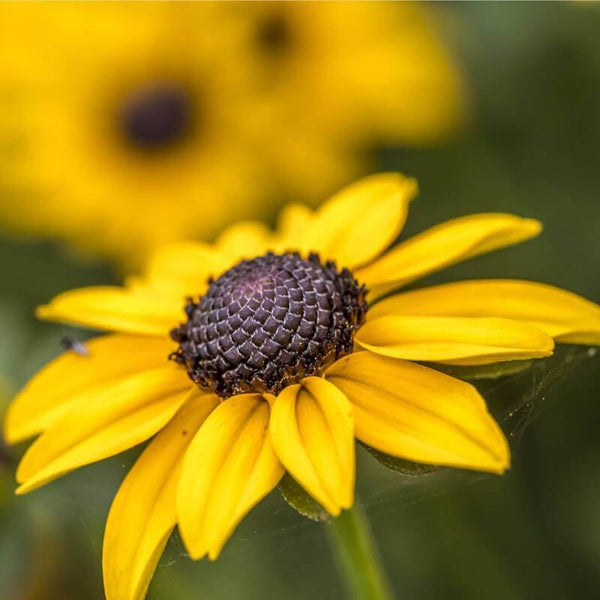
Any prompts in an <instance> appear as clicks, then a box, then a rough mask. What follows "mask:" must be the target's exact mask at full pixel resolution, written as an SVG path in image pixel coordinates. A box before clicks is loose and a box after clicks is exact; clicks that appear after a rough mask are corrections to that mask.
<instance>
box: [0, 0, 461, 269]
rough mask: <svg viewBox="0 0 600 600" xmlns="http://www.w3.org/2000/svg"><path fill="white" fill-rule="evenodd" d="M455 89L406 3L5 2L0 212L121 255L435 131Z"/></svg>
mask: <svg viewBox="0 0 600 600" xmlns="http://www.w3.org/2000/svg"><path fill="white" fill-rule="evenodd" d="M278 30H279V33H277V31H278ZM460 90H461V84H460V80H459V78H458V76H457V75H456V73H455V68H454V66H453V65H452V63H451V61H450V59H449V58H448V56H447V55H446V52H445V50H444V49H443V47H442V46H441V44H440V42H439V40H438V39H437V37H436V36H435V35H434V33H433V32H432V28H431V27H430V26H429V24H428V22H427V20H426V19H425V18H424V16H423V14H422V12H421V10H420V9H418V8H416V7H412V8H409V7H401V6H386V5H385V4H381V3H365V4H360V3H359V4H351V3H350V4H348V3H342V4H339V5H338V4H335V3H333V4H329V3H316V4H314V5H306V6H302V5H301V4H299V3H268V5H266V6H255V5H254V3H227V2H212V3H211V2H208V3H206V2H203V3H177V2H166V3H118V2H117V3H114V2H113V3H96V4H94V3H89V4H86V3H48V4H44V3H40V4H27V3H13V4H10V3H5V4H3V5H2V6H0V109H1V110H0V159H1V160H0V172H2V182H3V183H2V188H3V189H2V194H1V195H0V220H1V221H2V222H3V223H4V224H6V225H12V226H13V227H15V228H17V229H19V230H22V231H27V232H32V233H34V234H37V235H44V236H50V237H59V238H62V239H66V240H67V241H68V242H70V243H71V244H75V245H76V246H78V247H79V248H84V249H85V250H87V251H88V252H89V253H95V254H102V255H105V256H108V257H110V258H113V259H116V260H119V261H121V262H122V263H123V262H124V263H125V264H126V266H130V265H135V267H136V268H137V267H138V266H139V265H140V264H141V262H142V261H143V260H144V259H145V257H146V256H147V254H148V253H149V252H150V251H151V250H152V249H153V248H155V247H157V246H159V245H162V244H163V243H165V242H169V241H173V240H178V239H187V238H190V237H194V238H198V237H200V238H203V239H212V238H213V237H214V236H215V235H216V234H217V233H218V232H219V231H221V230H222V229H223V227H224V225H226V224H229V223H230V222H233V221H234V220H239V219H243V218H246V217H249V216H251V215H252V216H255V215H256V214H257V211H259V210H261V209H262V210H265V211H266V210H267V205H268V204H269V203H270V202H271V199H272V198H274V197H282V195H284V194H285V193H286V192H289V193H290V194H292V195H293V197H294V198H295V199H297V198H300V197H303V198H305V199H306V200H309V201H317V200H319V199H320V198H321V197H322V190H324V189H325V190H327V192H326V193H329V192H330V191H331V190H332V189H335V188H336V187H337V186H338V185H341V184H342V183H345V182H347V181H350V180H352V179H353V178H354V177H355V176H356V175H357V174H358V173H359V172H360V171H361V170H362V169H364V166H365V164H364V161H363V160H362V159H359V158H358V155H357V151H358V150H363V149H364V147H366V146H369V147H370V146H372V145H373V144H374V143H376V142H377V141H378V139H379V141H382V142H391V143H400V142H401V143H418V142H427V141H430V140H431V139H433V138H435V137H437V135H438V134H440V135H442V134H443V132H446V131H448V130H449V129H452V128H453V127H454V125H455V124H456V122H457V121H460V114H462V106H463V103H462V94H461V91H460ZM307 107H309V109H308V110H307ZM376 138H378V139H376ZM273 182H277V183H276V184H273Z"/></svg>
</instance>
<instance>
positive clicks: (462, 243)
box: [356, 213, 542, 299]
mask: <svg viewBox="0 0 600 600" xmlns="http://www.w3.org/2000/svg"><path fill="white" fill-rule="evenodd" d="M541 229H542V227H541V225H540V223H539V222H538V221H535V220H534V219H522V218H520V217H515V216H514V215H506V214H493V213H491V214H477V215H469V216H466V217H460V218H458V219H452V220H451V221H447V222H446V223H442V224H440V225H436V226H435V227H432V228H431V229H428V230H427V231H424V232H423V233H421V234H419V235H416V236H414V237H412V238H410V239H408V240H407V241H405V242H402V243H401V244H398V245H397V246H396V247H395V248H393V249H392V250H390V251H389V252H387V253H386V254H385V255H383V256H382V257H381V258H380V259H379V260H377V261H376V262H374V263H373V264H371V265H368V266H367V267H364V268H362V269H360V270H359V271H357V272H356V277H357V278H358V280H359V281H361V282H363V283H365V284H366V285H367V287H369V288H370V290H371V294H370V296H371V299H373V298H376V297H378V296H381V295H382V294H383V293H385V292H387V291H389V290H390V289H394V288H397V287H400V286H402V285H406V284H407V283H410V282H411V281H414V280H415V279H419V278H421V277H424V276H425V275H428V274H430V273H433V272H434V271H439V270H440V269H443V268H445V267H448V266H450V265H453V264H455V263H458V262H461V261H464V260H467V259H469V258H473V257H474V256H478V255H479V254H484V253H486V252H491V251H492V250H496V249H498V248H503V247H504V246H511V245H513V244H517V243H518V242H522V241H524V240H527V239H529V238H531V237H534V236H536V235H538V234H539V233H540V231H541Z"/></svg>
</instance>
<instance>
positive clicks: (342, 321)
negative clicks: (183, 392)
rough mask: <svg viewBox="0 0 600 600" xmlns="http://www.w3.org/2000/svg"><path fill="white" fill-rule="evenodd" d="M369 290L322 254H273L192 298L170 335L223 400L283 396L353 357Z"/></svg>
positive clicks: (191, 369)
mask: <svg viewBox="0 0 600 600" xmlns="http://www.w3.org/2000/svg"><path fill="white" fill-rule="evenodd" d="M365 296H366V289H365V287H364V286H362V285H360V284H359V283H358V282H357V281H356V280H355V279H354V277H353V276H352V273H351V272H350V271H348V270H347V269H342V270H338V269H337V268H336V266H335V264H334V263H332V262H326V263H321V261H320V260H319V257H318V256H317V255H316V254H311V255H310V256H309V257H308V258H306V259H305V258H302V257H301V256H300V255H299V254H297V253H285V254H273V253H268V254H265V255H264V256H261V257H259V258H255V259H252V260H245V261H242V262H240V263H239V264H237V265H236V266H234V267H232V268H231V269H229V271H227V272H225V273H224V274H223V275H221V277H219V278H218V279H216V280H215V281H213V282H211V284H210V286H209V288H208V290H207V292H206V294H205V295H204V296H202V297H201V298H200V299H199V300H198V301H195V300H193V299H190V300H188V303H187V305H186V307H185V311H186V314H187V321H186V322H185V323H183V324H181V325H180V326H179V327H177V328H176V329H174V330H173V331H172V332H171V336H172V338H173V339H174V340H175V341H176V342H178V343H179V348H178V349H177V351H176V352H175V353H174V354H173V355H172V356H173V358H174V359H175V360H176V361H177V362H179V363H180V364H182V365H184V366H185V367H186V369H187V372H188V374H189V376H190V378H191V379H192V381H194V382H195V383H196V384H197V385H199V386H200V387H202V388H206V389H210V390H212V391H214V392H215V393H216V394H217V395H218V396H220V397H222V398H228V397H230V396H233V395H235V394H240V393H244V392H269V393H272V394H277V393H278V392H280V391H281V390H282V389H283V388H284V387H285V386H286V385H289V384H292V383H295V382H297V381H299V380H300V379H302V377H305V376H308V375H318V374H320V373H322V372H323V370H324V369H325V368H326V367H327V366H328V365H329V364H331V363H332V362H333V361H334V360H336V359H337V358H339V357H340V356H343V355H344V354H348V353H349V352H351V351H352V346H353V338H354V334H355V333H356V330H357V329H358V327H359V326H360V325H361V323H362V322H363V320H364V317H365V313H366V310H367V304H366V301H365Z"/></svg>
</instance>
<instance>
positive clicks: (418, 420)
mask: <svg viewBox="0 0 600 600" xmlns="http://www.w3.org/2000/svg"><path fill="white" fill-rule="evenodd" d="M416 191H417V186H416V183H415V181H414V180H412V179H409V178H406V177H403V176H401V175H399V174H393V173H385V174H380V175H374V176H371V177H367V178H365V179H363V180H360V181H358V182H357V183H355V184H353V185H351V186H350V187H348V188H346V189H344V190H342V191H341V192H339V193H338V194H336V195H335V196H334V197H333V198H332V199H330V200H329V201H328V202H326V203H325V204H324V205H323V206H322V207H321V208H319V209H318V210H317V211H316V212H314V213H313V212H311V211H310V210H309V209H307V208H305V207H303V206H302V205H290V206H288V207H286V208H285V210H284V211H283V213H282V215H281V218H280V220H279V224H278V227H277V229H276V231H274V232H272V231H270V230H269V229H268V228H267V227H266V226H264V225H262V224H261V223H258V222H242V223H239V224H237V225H234V226H232V227H231V228H229V229H227V230H225V232H224V233H223V234H222V235H221V236H220V237H219V238H218V239H217V240H216V242H215V244H213V245H209V244H204V243H197V242H186V243H181V242H180V243H176V244H174V245H168V246H166V247H164V248H162V249H160V250H158V251H157V252H156V253H155V254H154V256H153V257H152V258H151V260H150V261H149V263H148V265H147V267H146V269H145V270H144V272H143V273H142V275H141V276H138V277H134V278H132V279H130V280H128V281H127V282H126V284H125V286H123V287H116V286H115V287H111V286H109V287H90V288H83V289H79V290H74V291H69V292H66V293H63V294H61V295H59V296H57V297H56V298H54V299H53V300H52V301H51V302H50V303H49V304H47V305H45V306H42V307H40V308H39V310H38V315H39V316H40V317H41V318H43V319H49V320H53V321H59V322H65V323H71V324H76V325H81V326H85V327H90V328H94V329H100V330H106V331H109V332H111V333H109V334H108V335H104V336H101V337H98V338H95V339H93V340H92V341H90V342H89V344H87V346H86V349H87V352H86V353H75V352H73V351H69V352H66V353H65V354H63V355H62V356H60V357H59V358H57V359H56V360H55V361H54V362H52V363H51V364H49V365H48V366H47V367H46V368H44V369H43V370H42V371H41V372H40V373H38V374H37V375H36V376H35V377H34V378H33V379H32V380H31V381H30V383H29V384H28V385H27V386H26V387H25V389H24V390H23V391H22V392H21V393H20V395H19V396H18V397H17V398H16V400H14V402H13V403H12V404H11V406H10V409H9V412H8V415H7V418H6V421H5V432H6V437H7V439H8V440H9V441H10V442H17V441H19V440H24V439H26V438H28V437H31V436H34V435H38V434H41V435H39V437H38V439H37V440H36V441H35V442H34V443H33V444H32V445H31V446H30V448H29V449H28V450H27V452H26V454H25V455H24V457H23V459H22V461H21V463H20V465H19V468H18V471H17V479H18V482H19V483H20V487H19V488H18V490H17V492H18V493H19V494H23V493H26V492H30V491H31V490H34V489H36V488H38V487H39V486H41V485H44V484H46V483H48V482H50V481H52V480H53V479H55V478H57V477H59V476H61V475H64V474H66V473H68V472H70V471H72V470H73V469H76V468H78V467H81V466H83V465H86V464H89V463H92V462H95V461H98V460H101V459H104V458H107V457H109V456H112V455H115V454H117V453H119V452H122V451H124V450H127V449H128V448H131V447H133V446H135V445H136V444H140V443H142V442H144V441H146V440H148V439H150V438H153V439H152V441H151V442H150V443H149V444H148V445H147V447H146V449H145V450H144V452H143V453H142V455H141V456H140V458H139V459H138V460H137V462H136V463H135V465H134V466H133V468H132V469H131V471H130V473H129V474H128V475H127V477H126V478H125V480H124V482H123V484H122V486H121V488H120V490H119V492H118V493H117V495H116V498H115V500H114V502H113V505H112V508H111V510H110V514H109V517H108V523H107V527H106V535H105V540H104V578H105V586H106V594H107V598H109V600H111V599H118V600H125V599H134V598H135V599H138V598H142V597H143V595H144V593H145V590H146V588H147V586H148V583H149V581H150V578H151V575H152V572H153V570H154V568H155V566H156V563H157V561H158V559H159V556H160V554H161V552H162V549H163V547H164V545H165V543H166V541H167V539H168V538H169V536H170V534H171V532H172V530H173V528H174V527H175V526H178V527H179V531H180V533H181V536H182V539H183V542H184V544H185V546H186V548H187V550H188V551H189V553H190V555H191V556H192V557H193V558H195V559H199V558H202V557H204V556H208V557H209V558H211V559H215V558H217V556H218V555H219V553H220V552H221V550H222V548H223V545H224V544H225V542H226V540H227V539H228V538H229V536H230V535H231V533H232V531H233V530H234V529H235V527H236V525H237V524H238V523H239V521H240V520H241V519H242V518H243V517H244V515H245V514H246V513H247V512H248V511H249V510H250V509H251V508H252V507H253V506H254V505H255V504H256V503H258V502H259V501H260V500H261V499H262V498H263V497H264V496H265V495H267V494H268V493H269V492H270V491H271V490H273V488H274V487H275V486H277V484H278V482H279V481H280V479H281V477H282V476H283V474H284V473H285V472H287V473H288V474H289V476H291V477H292V478H293V480H295V481H296V482H297V483H298V484H299V485H300V486H302V488H303V489H304V490H305V491H306V492H307V493H308V494H310V495H311V496H312V497H313V498H314V499H315V500H316V501H317V502H318V503H319V504H320V505H321V506H322V507H324V509H325V510H326V511H327V512H328V513H329V514H330V515H334V516H335V515H338V514H340V511H342V510H343V509H347V508H349V507H351V506H352V504H353V499H354V484H355V439H357V440H360V442H362V443H363V444H365V445H366V446H368V447H370V448H372V449H374V450H376V451H377V452H379V453H384V454H385V455H389V456H393V457H399V458H402V459H406V460H409V461H414V462H418V463H424V464H432V465H445V466H450V467H458V468H463V469H474V470H478V471H487V472H491V473H502V472H504V471H505V470H506V469H507V468H508V466H509V462H510V457H509V447H508V444H507V441H506V439H505V437H504V435H503V433H502V431H501V429H500V428H499V426H498V425H497V424H496V423H495V421H494V420H493V418H492V417H491V416H490V414H489V413H488V411H487V409H486V405H485V402H484V399H483V398H482V397H481V396H480V395H479V393H478V392H477V391H476V390H475V388H474V387H472V386H471V385H470V384H468V383H465V382H463V381H460V380H458V379H456V378H453V377H451V376H449V375H447V374H444V373H442V372H440V371H439V370H436V369H435V368H434V367H432V366H430V365H432V364H433V365H435V364H436V363H440V364H458V365H480V364H486V363H494V362H500V361H515V360H520V359H534V358H540V357H545V356H548V355H550V354H551V353H552V351H553V346H554V340H556V341H558V342H563V341H564V342H569V343H582V344H598V343H600V307H599V306H597V305H595V304H593V303H592V302H589V301H587V300H585V299H583V298H580V297H578V296H576V295H574V294H571V293H569V292H566V291H563V290H560V289H557V288H555V287H552V286H549V285H544V284H540V283H533V282H530V281H515V280H475V281H464V282H460V283H452V284H444V285H440V286H435V287H428V288H422V289H414V290H412V291H407V292H403V293H399V292H398V289H399V288H401V287H402V286H403V285H406V284H407V283H410V282H414V281H415V280H417V279H419V278H421V277H423V276H425V275H428V274H429V273H432V272H434V271H437V270H439V269H442V268H444V267H447V266H449V265H451V264H454V263H457V262H459V261H462V260H466V259H468V258H471V257H473V256H476V255H479V254H482V253H484V252H489V251H492V250H495V249H498V248H501V247H503V246H508V245H511V244H515V243H517V242H521V241H524V240H526V239H529V238H531V237H533V236H535V235H537V234H538V233H539V231H540V225H539V223H538V222H537V221H535V220H532V219H525V218H520V217H517V216H513V215H508V214H475V215H470V216H467V217H461V218H458V219H455V220H452V221H449V222H446V223H443V224H441V225H437V226H435V227H433V228H431V229H429V230H427V231H425V232H423V233H421V234H420V235H417V236H415V237H413V238H410V239H408V240H406V241H403V242H401V243H399V244H398V245H396V246H393V247H392V248H391V249H389V247H390V245H391V244H392V243H393V242H394V240H395V239H396V238H397V236H398V235H399V233H400V231H401V229H402V226H403V225H404V222H405V220H406V216H407V211H408V206H409V202H410V200H411V199H412V198H413V196H414V195H415V194H416ZM391 292H392V293H391ZM423 362H426V363H428V365H427V366H426V365H424V364H421V363H423ZM153 436H155V437H153Z"/></svg>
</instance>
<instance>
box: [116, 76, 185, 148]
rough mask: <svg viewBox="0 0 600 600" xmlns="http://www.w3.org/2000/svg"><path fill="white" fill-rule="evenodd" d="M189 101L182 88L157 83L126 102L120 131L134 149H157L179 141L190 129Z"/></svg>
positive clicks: (121, 116)
mask: <svg viewBox="0 0 600 600" xmlns="http://www.w3.org/2000/svg"><path fill="white" fill-rule="evenodd" d="M192 116H193V115H192V99H191V97H190V95H189V93H188V92H187V90H185V88H184V87H182V86H178V85H173V84H168V83H158V84H155V85H149V86H146V87H144V88H141V89H139V90H136V91H135V92H134V93H132V94H130V95H129V97H128V98H126V100H125V102H124V103H123V105H122V108H121V111H120V115H119V127H120V130H121V133H122V135H123V136H124V137H125V139H126V140H127V141H128V142H129V143H130V144H131V145H133V146H134V147H137V148H140V149H146V150H153V149H160V148H164V147H166V146H171V145H173V144H174V143H176V142H179V141H181V140H182V139H183V138H184V137H185V136H186V135H187V134H188V133H189V131H190V129H191V126H192Z"/></svg>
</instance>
